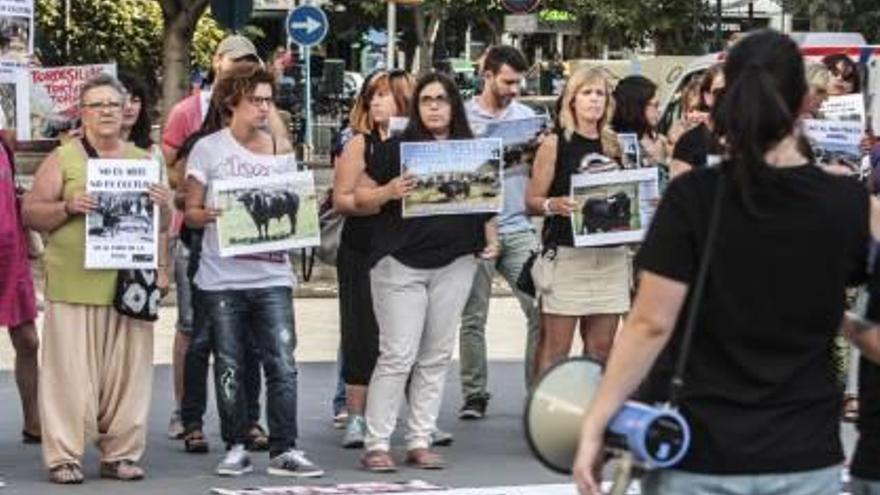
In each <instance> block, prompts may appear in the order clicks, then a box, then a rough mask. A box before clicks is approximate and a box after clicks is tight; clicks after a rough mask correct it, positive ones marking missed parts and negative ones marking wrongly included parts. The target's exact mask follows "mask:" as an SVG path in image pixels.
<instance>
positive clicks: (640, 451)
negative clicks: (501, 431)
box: [524, 358, 690, 493]
mask: <svg viewBox="0 0 880 495" xmlns="http://www.w3.org/2000/svg"><path fill="white" fill-rule="evenodd" d="M601 378H602V366H601V365H599V364H598V363H597V362H595V361H592V360H590V359H587V358H574V359H569V360H567V361H563V362H561V363H559V364H557V365H555V366H554V367H552V368H551V369H550V370H548V371H547V372H546V373H545V374H544V375H543V376H542V377H541V378H540V380H539V381H538V383H537V385H535V387H534V389H532V392H531V394H529V397H528V400H527V402H526V412H525V415H524V420H525V431H526V437H527V439H528V442H529V447H530V448H531V449H532V452H533V453H534V454H535V457H537V458H538V460H540V461H541V463H543V464H544V465H545V466H547V467H548V468H550V469H552V470H554V471H556V472H559V473H563V474H570V473H571V468H572V464H574V458H575V454H577V447H578V441H579V437H580V432H581V425H582V423H583V419H584V414H585V413H586V412H587V410H588V409H589V408H590V406H591V404H592V403H593V399H594V397H595V395H596V391H597V390H598V388H599V381H600V380H601ZM605 442H606V449H607V450H608V451H609V453H610V454H612V455H616V456H619V457H621V459H622V461H623V462H622V463H621V466H620V467H621V468H622V469H625V470H627V471H626V473H624V474H623V476H622V477H623V478H626V480H623V479H620V476H619V480H618V481H619V482H621V483H624V484H628V483H629V481H628V478H629V469H630V468H637V469H642V470H645V469H657V468H667V467H671V466H674V465H675V464H677V463H678V462H680V461H681V459H682V458H683V457H684V455H685V454H686V453H687V449H688V446H689V445H690V429H689V428H688V425H687V423H686V422H685V420H684V418H683V417H682V416H681V414H679V413H678V411H677V410H676V409H673V408H671V407H667V406H656V407H655V406H649V405H647V404H643V403H640V402H634V401H629V402H627V403H625V404H624V406H623V407H621V409H620V411H618V412H617V414H616V415H615V416H614V417H613V418H612V419H611V421H610V422H609V424H608V430H607V432H606V435H605ZM618 474H620V473H618ZM624 490H625V487H624ZM620 493H623V492H620Z"/></svg>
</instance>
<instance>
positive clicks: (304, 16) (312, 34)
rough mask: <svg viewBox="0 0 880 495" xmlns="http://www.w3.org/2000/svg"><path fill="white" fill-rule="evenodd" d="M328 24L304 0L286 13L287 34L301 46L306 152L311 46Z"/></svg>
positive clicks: (309, 142)
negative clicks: (303, 73) (304, 85)
mask: <svg viewBox="0 0 880 495" xmlns="http://www.w3.org/2000/svg"><path fill="white" fill-rule="evenodd" d="M329 29H330V26H329V23H328V22H327V15H326V14H324V11H323V10H321V9H320V8H318V7H315V6H313V5H311V4H310V2H309V0H306V2H305V4H304V5H300V6H299V7H297V8H295V9H293V10H291V11H290V13H289V14H288V15H287V35H288V36H289V37H290V39H292V40H293V41H294V42H295V43H297V44H298V45H299V46H300V47H301V48H302V54H303V62H304V63H305V84H306V90H305V102H304V105H303V113H304V114H305V115H304V117H305V121H306V129H305V131H306V132H305V147H306V151H307V152H309V153H310V152H311V150H312V144H313V143H312V46H314V45H317V44H319V43H321V41H323V40H324V37H325V36H327V31H329Z"/></svg>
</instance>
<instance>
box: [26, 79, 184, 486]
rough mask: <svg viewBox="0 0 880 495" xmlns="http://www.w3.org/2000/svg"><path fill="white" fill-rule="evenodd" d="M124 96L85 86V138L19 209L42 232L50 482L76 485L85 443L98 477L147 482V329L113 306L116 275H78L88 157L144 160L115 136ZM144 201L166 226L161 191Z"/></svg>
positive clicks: (43, 391)
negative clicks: (90, 446)
mask: <svg viewBox="0 0 880 495" xmlns="http://www.w3.org/2000/svg"><path fill="white" fill-rule="evenodd" d="M125 94H126V93H125V90H124V89H123V87H122V86H121V85H120V84H119V82H118V81H116V79H115V78H112V77H110V76H106V75H101V76H97V77H95V78H93V79H91V80H90V81H88V82H87V83H86V84H85V85H84V86H83V88H82V91H81V93H80V108H81V110H82V123H83V134H82V137H81V138H77V139H71V140H70V141H68V142H66V143H64V144H62V145H61V146H59V147H58V148H57V149H56V150H55V151H54V152H52V154H50V155H49V156H48V157H47V158H46V160H45V161H44V162H43V163H42V164H41V165H40V168H39V169H38V170H37V174H36V177H35V180H34V185H33V189H32V190H31V192H30V193H29V195H28V196H27V197H26V198H25V203H24V219H25V222H26V223H27V224H28V226H29V227H31V228H34V229H37V230H39V231H41V232H45V233H47V234H48V244H47V248H46V252H45V271H46V287H45V299H46V305H45V318H44V328H43V346H42V372H41V374H40V383H39V388H40V391H39V405H40V417H41V420H42V424H43V458H44V461H45V463H46V466H47V467H48V468H49V471H50V474H49V477H50V479H51V481H53V482H55V483H61V484H72V483H81V482H82V481H83V475H82V469H81V466H80V462H81V459H82V456H83V452H84V450H85V445H86V442H87V441H88V440H95V442H96V445H97V447H98V450H99V451H100V456H101V476H102V477H109V478H115V479H120V480H135V479H141V478H143V476H144V471H143V469H142V468H141V467H140V466H138V462H139V461H140V458H141V456H142V454H143V452H144V447H145V444H146V425H147V415H148V410H149V402H150V391H151V387H152V377H153V368H152V366H153V329H152V326H153V324H152V323H150V322H146V321H142V320H136V319H132V318H129V317H127V316H124V315H122V314H120V313H118V312H116V310H115V309H114V308H113V296H114V291H115V288H116V277H117V271H115V270H86V269H85V268H84V267H85V259H84V258H85V234H86V227H85V215H86V214H87V213H89V212H90V211H93V210H94V209H95V208H96V207H97V202H96V200H95V198H94V197H92V196H89V195H88V194H86V192H85V190H86V179H87V177H86V176H87V162H88V160H89V158H90V157H92V158H116V159H120V158H128V159H144V158H149V155H148V153H147V152H146V151H144V150H141V149H139V148H137V147H136V146H135V145H133V144H131V143H128V142H126V141H124V140H123V139H122V138H121V137H120V135H121V134H120V127H121V124H122V108H123V105H124V103H125ZM150 198H151V200H152V201H153V203H154V204H156V205H159V206H160V211H161V214H160V216H161V217H162V222H161V223H162V224H167V222H168V217H169V213H170V210H169V205H170V201H169V200H170V192H169V190H168V188H167V187H166V186H164V185H160V184H154V185H152V186H151V188H150ZM163 250H164V247H163V246H159V251H160V252H162V251H163ZM159 268H160V269H162V268H163V267H162V266H161V259H160V267H159Z"/></svg>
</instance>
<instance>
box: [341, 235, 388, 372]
mask: <svg viewBox="0 0 880 495" xmlns="http://www.w3.org/2000/svg"><path fill="white" fill-rule="evenodd" d="M370 268H371V267H370V263H369V257H368V254H367V253H363V252H360V251H357V250H355V249H352V248H350V247H348V246H346V245H345V244H344V243H342V244H340V246H339V252H338V254H337V257H336V275H337V278H338V279H339V323H340V330H341V332H342V379H343V381H345V383H346V385H369V383H370V376H372V374H373V368H374V367H375V366H376V359H378V358H379V324H378V323H376V315H375V314H373V296H372V293H371V291H370Z"/></svg>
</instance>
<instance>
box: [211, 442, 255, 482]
mask: <svg viewBox="0 0 880 495" xmlns="http://www.w3.org/2000/svg"><path fill="white" fill-rule="evenodd" d="M253 470H254V465H253V464H251V456H250V454H248V451H247V449H245V448H244V445H241V444H238V445H233V446H232V447H230V449H229V450H227V451H226V455H225V456H223V460H222V461H220V464H217V470H216V473H217V474H218V475H219V476H241V475H243V474H245V473H250V472H251V471H253Z"/></svg>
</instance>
